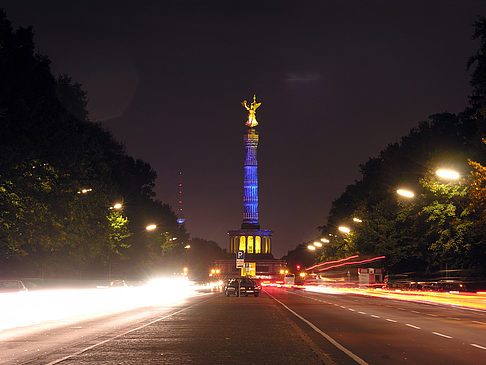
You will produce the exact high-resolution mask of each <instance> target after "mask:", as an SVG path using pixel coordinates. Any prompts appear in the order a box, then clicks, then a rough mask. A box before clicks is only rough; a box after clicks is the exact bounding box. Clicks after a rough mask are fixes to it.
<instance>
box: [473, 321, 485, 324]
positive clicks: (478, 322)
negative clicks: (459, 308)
mask: <svg viewBox="0 0 486 365" xmlns="http://www.w3.org/2000/svg"><path fill="white" fill-rule="evenodd" d="M473 323H477V324H486V323H484V322H480V321H473Z"/></svg>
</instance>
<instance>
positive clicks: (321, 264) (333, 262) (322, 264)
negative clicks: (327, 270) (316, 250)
mask: <svg viewBox="0 0 486 365" xmlns="http://www.w3.org/2000/svg"><path fill="white" fill-rule="evenodd" d="M356 257H359V255H353V256H349V257H346V258H344V259H339V260H334V261H326V262H321V263H320V264H317V265H314V266H311V267H308V268H306V270H307V271H308V270H312V269H314V268H316V267H319V266H324V265H329V264H335V263H338V262H343V261H347V260H351V259H355V258H356Z"/></svg>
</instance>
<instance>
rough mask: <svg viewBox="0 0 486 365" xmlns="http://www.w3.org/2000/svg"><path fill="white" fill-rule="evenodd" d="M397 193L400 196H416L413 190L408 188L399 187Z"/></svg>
mask: <svg viewBox="0 0 486 365" xmlns="http://www.w3.org/2000/svg"><path fill="white" fill-rule="evenodd" d="M397 194H398V195H400V196H403V197H405V198H409V199H411V198H413V197H414V196H415V194H414V192H413V191H410V190H407V189H398V190H397Z"/></svg>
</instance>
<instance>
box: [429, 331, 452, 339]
mask: <svg viewBox="0 0 486 365" xmlns="http://www.w3.org/2000/svg"><path fill="white" fill-rule="evenodd" d="M432 333H433V334H434V335H437V336H441V337H445V338H452V337H451V336H447V335H444V334H443V333H439V332H432Z"/></svg>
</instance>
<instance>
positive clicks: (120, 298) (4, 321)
mask: <svg viewBox="0 0 486 365" xmlns="http://www.w3.org/2000/svg"><path fill="white" fill-rule="evenodd" d="M196 289H197V288H196V287H194V286H192V285H191V283H190V282H188V281H187V280H184V279H182V278H181V279H158V280H155V281H152V282H150V283H149V284H147V285H145V286H139V287H121V288H101V289H69V290H64V289H59V290H38V291H29V292H21V293H0V313H2V316H0V331H2V330H6V329H10V328H17V327H24V326H30V325H34V324H39V323H43V322H48V321H60V320H62V321H64V322H65V321H72V322H77V321H80V320H83V319H87V318H92V317H98V316H103V315H107V314H112V313H118V312H123V311H127V310H130V309H134V308H140V307H148V306H158V305H166V306H173V305H177V304H181V303H182V302H183V301H184V300H185V299H187V298H189V297H191V296H196V295H199V294H198V293H197V292H196ZM1 337H2V336H1V334H0V338H1Z"/></svg>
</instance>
